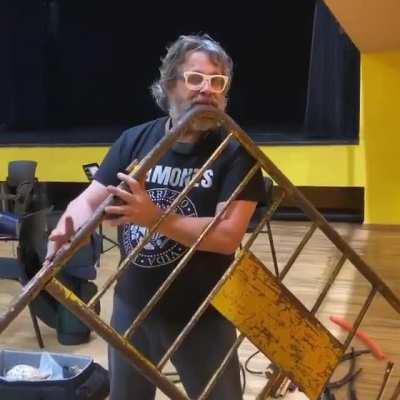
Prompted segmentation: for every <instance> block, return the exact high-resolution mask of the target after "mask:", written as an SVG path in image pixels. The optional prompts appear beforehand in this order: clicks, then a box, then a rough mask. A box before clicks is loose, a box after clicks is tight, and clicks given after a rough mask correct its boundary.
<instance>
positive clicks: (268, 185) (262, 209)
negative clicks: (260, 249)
mask: <svg viewBox="0 0 400 400" xmlns="http://www.w3.org/2000/svg"><path fill="white" fill-rule="evenodd" d="M264 188H265V201H264V203H263V204H262V205H261V206H258V207H257V208H256V210H255V212H254V214H253V216H252V218H251V220H250V223H249V226H248V228H247V233H252V232H254V230H255V228H256V227H257V224H258V223H259V222H260V220H261V218H262V217H263V216H264V215H265V214H266V212H267V210H268V208H269V206H270V205H271V204H272V195H273V189H274V182H273V181H272V179H271V178H270V177H268V176H264ZM265 228H266V229H265V230H264V229H263V230H262V231H261V232H262V233H266V234H267V236H268V242H269V247H270V250H271V255H272V262H273V264H274V271H275V274H276V276H278V275H279V266H278V260H277V258H276V251H275V244H274V238H273V235H272V229H271V224H270V222H269V221H267V223H266V224H265Z"/></svg>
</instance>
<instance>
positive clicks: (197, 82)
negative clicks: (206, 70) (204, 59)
mask: <svg viewBox="0 0 400 400" xmlns="http://www.w3.org/2000/svg"><path fill="white" fill-rule="evenodd" d="M186 79H187V83H188V84H189V85H191V86H201V85H202V83H203V76H202V75H200V74H195V73H192V74H188V75H187V77H186Z"/></svg>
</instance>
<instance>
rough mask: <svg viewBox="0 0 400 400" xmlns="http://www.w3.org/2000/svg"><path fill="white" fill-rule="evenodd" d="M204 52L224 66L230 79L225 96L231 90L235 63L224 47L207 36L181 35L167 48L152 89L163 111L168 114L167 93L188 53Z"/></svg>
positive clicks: (213, 60)
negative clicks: (158, 76)
mask: <svg viewBox="0 0 400 400" xmlns="http://www.w3.org/2000/svg"><path fill="white" fill-rule="evenodd" d="M192 51H202V52H204V53H206V54H207V55H208V56H209V57H210V59H211V61H212V62H213V63H214V64H216V65H218V66H222V68H223V73H224V74H225V75H227V76H228V77H229V83H228V86H227V87H226V89H225V94H226V93H227V92H228V90H229V86H230V82H231V79H232V74H233V61H232V59H231V57H230V56H229V55H228V54H227V53H226V51H225V50H224V49H223V48H222V46H221V45H220V44H219V43H218V42H216V41H215V40H214V39H212V38H211V37H210V36H209V35H207V34H202V35H181V36H179V38H178V39H177V40H176V41H175V42H174V43H172V45H171V46H170V47H168V48H167V54H166V56H165V57H164V58H162V59H161V66H160V68H159V70H160V78H159V79H158V80H157V81H155V82H154V83H153V84H152V85H151V87H150V90H151V94H152V96H153V97H154V99H155V101H156V103H157V105H158V106H159V107H160V108H161V110H163V111H165V112H168V111H169V108H170V105H169V101H168V95H167V91H168V89H169V88H170V87H171V86H172V85H173V82H174V81H175V80H176V79H178V76H179V67H180V66H181V65H182V64H183V63H184V62H185V58H186V55H187V53H189V52H192Z"/></svg>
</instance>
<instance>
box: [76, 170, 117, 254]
mask: <svg viewBox="0 0 400 400" xmlns="http://www.w3.org/2000/svg"><path fill="white" fill-rule="evenodd" d="M82 168H83V170H84V171H85V175H86V176H87V178H88V180H89V182H92V180H93V177H94V175H95V173H96V172H97V170H98V169H99V164H97V163H90V164H83V165H82ZM99 235H100V236H101V237H102V239H104V240H106V241H107V242H109V243H111V244H112V246H111V247H109V248H108V249H106V250H104V246H103V241H101V253H102V254H103V253H105V252H107V251H109V250H111V249H113V248H114V247H117V246H119V244H118V243H117V242H116V241H115V240H113V239H111V238H109V237H108V236H106V235H105V234H104V233H103V224H102V223H100V225H99Z"/></svg>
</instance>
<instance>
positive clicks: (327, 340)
mask: <svg viewBox="0 0 400 400" xmlns="http://www.w3.org/2000/svg"><path fill="white" fill-rule="evenodd" d="M212 303H213V305H214V306H215V307H216V308H217V309H218V310H219V311H220V312H221V313H222V314H223V315H225V317H226V318H228V319H229V320H230V321H232V322H233V324H234V325H235V326H236V327H237V328H238V329H239V330H240V331H241V332H242V333H243V334H244V335H245V336H247V338H248V339H249V340H250V341H251V342H252V343H253V344H254V345H255V346H257V347H258V349H260V350H261V352H262V353H264V354H265V355H266V356H267V357H268V358H269V359H270V360H271V361H272V362H273V363H275V364H276V365H278V366H279V367H280V368H281V369H282V370H283V371H285V372H286V373H287V375H288V376H290V377H291V379H292V380H293V381H294V382H296V383H297V384H298V385H299V386H300V388H301V389H302V390H303V391H304V392H305V393H306V395H307V396H308V397H309V398H310V399H311V400H313V399H317V398H318V396H319V395H320V393H321V390H322V389H323V387H324V386H325V384H326V382H327V380H328V379H329V377H330V375H331V373H332V371H333V370H334V369H335V367H336V365H337V363H338V360H339V358H340V356H341V355H342V352H343V346H342V345H341V344H340V342H339V341H338V340H336V339H335V338H334V337H333V336H332V335H331V334H330V333H329V331H328V330H327V329H326V328H325V327H324V326H323V325H322V324H321V323H320V322H319V321H318V320H317V319H316V318H315V317H314V316H313V315H311V314H310V313H309V311H308V310H307V309H306V308H305V307H304V306H303V305H302V304H301V302H300V301H299V300H298V299H297V298H296V297H295V296H294V295H293V294H292V293H291V292H290V291H289V290H288V289H287V288H286V287H285V286H284V285H283V284H281V283H280V282H279V281H278V280H277V279H276V278H275V276H274V275H273V274H272V273H271V272H269V271H268V270H267V268H265V267H264V266H263V264H262V263H261V261H259V260H258V259H257V258H256V257H255V256H254V255H253V254H251V253H249V254H248V255H246V257H245V258H244V259H243V261H241V262H240V264H239V265H238V266H237V267H236V269H235V271H234V272H233V274H232V276H231V277H230V278H229V279H228V281H227V282H226V283H225V284H224V285H223V286H222V288H221V289H220V291H219V292H218V293H217V295H216V296H215V298H214V300H213V302H212Z"/></svg>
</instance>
